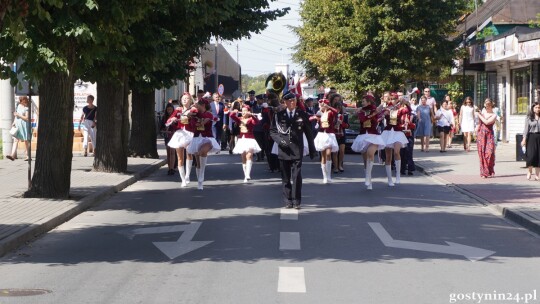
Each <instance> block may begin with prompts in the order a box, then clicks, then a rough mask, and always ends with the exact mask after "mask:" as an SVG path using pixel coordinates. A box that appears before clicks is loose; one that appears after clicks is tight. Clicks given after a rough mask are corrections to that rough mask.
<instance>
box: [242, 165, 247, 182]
mask: <svg viewBox="0 0 540 304" xmlns="http://www.w3.org/2000/svg"><path fill="white" fill-rule="evenodd" d="M242 170H243V171H244V183H247V182H248V178H247V171H246V170H247V164H242Z"/></svg>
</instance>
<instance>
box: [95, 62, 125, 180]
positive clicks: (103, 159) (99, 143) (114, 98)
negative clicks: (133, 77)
mask: <svg viewBox="0 0 540 304" xmlns="http://www.w3.org/2000/svg"><path fill="white" fill-rule="evenodd" d="M119 73H120V74H121V75H122V76H121V77H120V79H122V81H101V82H98V83H97V101H98V102H97V104H98V111H97V117H96V120H97V136H96V137H97V138H96V149H95V157H94V170H96V171H100V172H110V173H112V172H115V173H124V172H126V171H127V155H128V154H127V152H128V135H129V133H128V132H129V119H128V95H129V86H128V81H127V77H126V73H125V71H120V72H119Z"/></svg>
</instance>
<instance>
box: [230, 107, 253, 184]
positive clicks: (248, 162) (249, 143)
mask: <svg viewBox="0 0 540 304" xmlns="http://www.w3.org/2000/svg"><path fill="white" fill-rule="evenodd" d="M238 114H239V113H238V110H233V111H229V117H230V118H231V120H234V121H235V122H236V123H237V124H238V126H239V127H240V135H239V139H238V142H237V143H236V146H235V147H234V150H233V153H234V154H241V155H242V169H243V170H244V183H247V182H248V181H249V180H250V179H251V167H252V166H253V161H252V158H253V153H259V152H260V151H261V147H260V146H259V144H258V143H257V141H256V140H255V136H254V135H253V127H255V125H256V124H257V123H258V122H259V119H258V118H257V116H256V115H253V114H252V113H251V108H250V106H248V105H244V106H243V107H242V114H241V116H240V117H239V116H238Z"/></svg>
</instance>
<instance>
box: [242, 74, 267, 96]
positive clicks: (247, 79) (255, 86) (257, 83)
mask: <svg viewBox="0 0 540 304" xmlns="http://www.w3.org/2000/svg"><path fill="white" fill-rule="evenodd" d="M267 77H268V75H259V76H254V77H253V76H249V75H242V92H244V93H245V92H249V91H251V90H254V91H255V94H264V93H265V92H266V86H265V85H264V84H265V82H266V78H267Z"/></svg>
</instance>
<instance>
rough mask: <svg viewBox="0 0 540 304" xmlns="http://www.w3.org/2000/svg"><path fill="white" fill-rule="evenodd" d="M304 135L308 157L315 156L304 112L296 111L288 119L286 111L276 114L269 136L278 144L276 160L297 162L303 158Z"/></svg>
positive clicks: (309, 126) (309, 124) (311, 135)
mask: <svg viewBox="0 0 540 304" xmlns="http://www.w3.org/2000/svg"><path fill="white" fill-rule="evenodd" d="M303 134H306V138H307V142H308V145H309V153H310V155H315V153H316V151H315V145H314V143H313V133H312V131H311V122H310V121H309V118H308V115H307V114H306V112H304V111H301V110H298V109H296V111H295V113H294V116H293V117H292V118H289V115H287V110H286V109H285V110H282V111H279V112H277V113H276V114H275V115H274V117H273V119H272V126H271V128H270V136H271V137H272V139H273V140H274V142H275V143H276V144H278V158H279V159H281V160H299V159H302V157H303V156H304V155H303V154H304V137H303V136H302V135H303Z"/></svg>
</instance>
